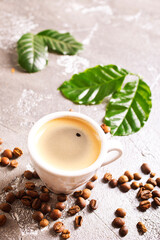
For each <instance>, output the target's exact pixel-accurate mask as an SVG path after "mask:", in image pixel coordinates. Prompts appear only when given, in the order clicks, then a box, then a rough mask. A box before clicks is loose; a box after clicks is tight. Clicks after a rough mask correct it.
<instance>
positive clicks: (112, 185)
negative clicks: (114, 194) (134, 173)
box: [109, 179, 118, 188]
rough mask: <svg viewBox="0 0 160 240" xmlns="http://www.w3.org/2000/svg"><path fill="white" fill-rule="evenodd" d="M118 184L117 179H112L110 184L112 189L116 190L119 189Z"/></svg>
mask: <svg viewBox="0 0 160 240" xmlns="http://www.w3.org/2000/svg"><path fill="white" fill-rule="evenodd" d="M117 184H118V181H117V180H116V179H112V180H111V181H110V182H109V186H110V187H111V188H115V187H117Z"/></svg>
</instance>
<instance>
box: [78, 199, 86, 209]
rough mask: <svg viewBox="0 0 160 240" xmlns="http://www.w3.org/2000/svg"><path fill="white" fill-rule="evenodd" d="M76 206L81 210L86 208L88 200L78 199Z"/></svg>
mask: <svg viewBox="0 0 160 240" xmlns="http://www.w3.org/2000/svg"><path fill="white" fill-rule="evenodd" d="M76 204H77V205H78V206H79V207H80V208H81V209H83V208H85V206H86V200H85V199H84V198H82V197H79V198H77V201H76Z"/></svg>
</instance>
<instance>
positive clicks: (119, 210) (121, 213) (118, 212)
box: [115, 208, 126, 218]
mask: <svg viewBox="0 0 160 240" xmlns="http://www.w3.org/2000/svg"><path fill="white" fill-rule="evenodd" d="M115 214H116V216H117V217H121V218H124V217H125V216H126V211H125V210H124V209H123V208H117V210H116V211H115Z"/></svg>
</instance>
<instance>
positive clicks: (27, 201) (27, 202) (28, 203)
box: [21, 196, 32, 207]
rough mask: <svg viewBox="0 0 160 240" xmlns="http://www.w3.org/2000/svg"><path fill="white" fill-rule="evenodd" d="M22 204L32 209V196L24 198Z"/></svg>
mask: <svg viewBox="0 0 160 240" xmlns="http://www.w3.org/2000/svg"><path fill="white" fill-rule="evenodd" d="M21 202H22V203H23V205H24V206H27V207H30V206H31V205H32V198H31V197H30V196H23V197H22V198H21Z"/></svg>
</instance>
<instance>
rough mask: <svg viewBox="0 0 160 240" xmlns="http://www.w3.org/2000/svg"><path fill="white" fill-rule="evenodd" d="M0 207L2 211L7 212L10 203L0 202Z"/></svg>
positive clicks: (9, 208) (9, 209)
mask: <svg viewBox="0 0 160 240" xmlns="http://www.w3.org/2000/svg"><path fill="white" fill-rule="evenodd" d="M0 209H1V210H2V211H3V212H7V213H9V212H10V211H11V205H10V204H9V203H1V204H0Z"/></svg>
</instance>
